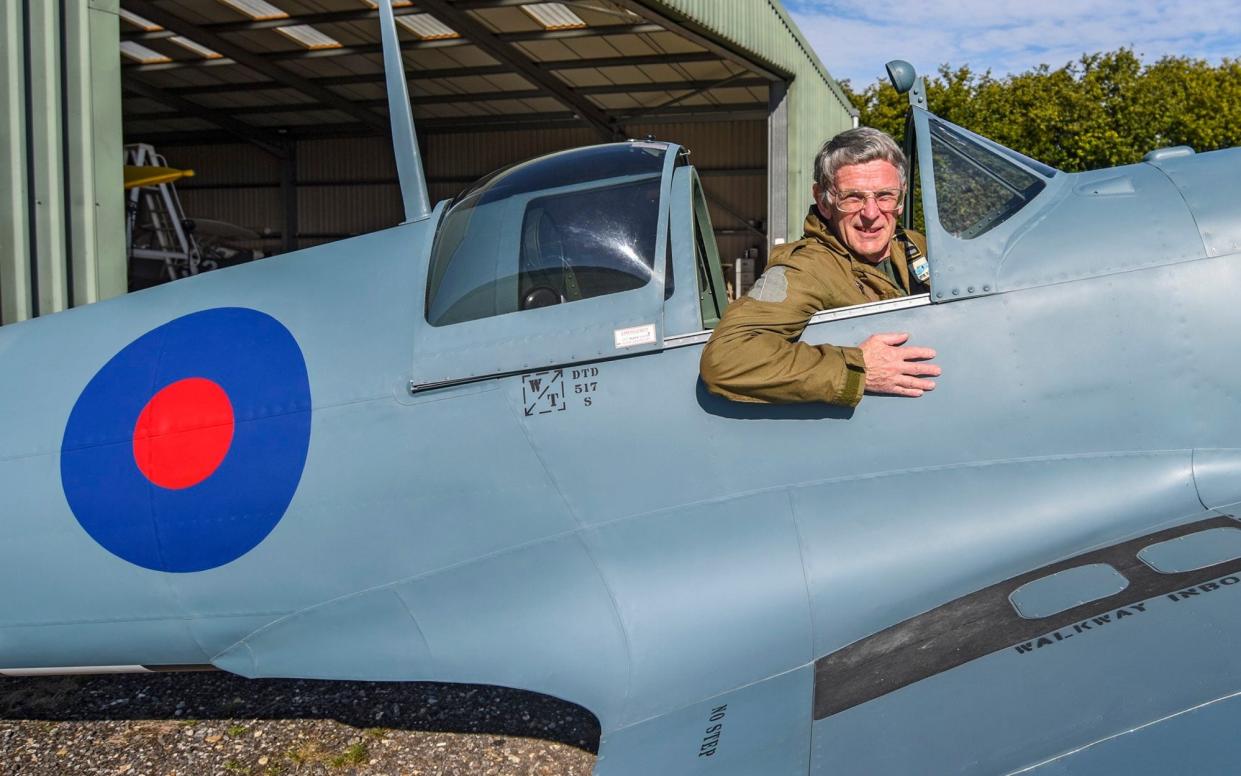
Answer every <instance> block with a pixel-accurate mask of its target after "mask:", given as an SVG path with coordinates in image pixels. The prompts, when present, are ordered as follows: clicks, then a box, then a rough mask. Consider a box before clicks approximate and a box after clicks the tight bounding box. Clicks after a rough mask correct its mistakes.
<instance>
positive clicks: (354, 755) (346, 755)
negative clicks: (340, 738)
mask: <svg viewBox="0 0 1241 776" xmlns="http://www.w3.org/2000/svg"><path fill="white" fill-rule="evenodd" d="M369 754H370V753H369V752H368V751H367V747H366V743H365V742H363V741H359V742H358V743H356V744H353V745H352V746H350V747H348V748H347V749H345V751H343V752H341V753H340V754H338V755H336V756H335V757H333V758H332V759H330V760H328V764H329V765H331V766H332V767H333V768H343V767H345V766H346V765H361V764H362V763H364V762H366V760H367V757H368V756H369Z"/></svg>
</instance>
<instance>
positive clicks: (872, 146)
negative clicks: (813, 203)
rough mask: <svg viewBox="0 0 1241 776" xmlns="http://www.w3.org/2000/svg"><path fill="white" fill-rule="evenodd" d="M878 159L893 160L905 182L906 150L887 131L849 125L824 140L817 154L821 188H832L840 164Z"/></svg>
mask: <svg viewBox="0 0 1241 776" xmlns="http://www.w3.org/2000/svg"><path fill="white" fill-rule="evenodd" d="M876 159H880V160H883V161H885V162H890V163H891V164H892V166H894V167H895V168H896V169H897V171H898V172H900V174H901V186H902V187H903V186H904V185H905V174H906V173H905V168H906V166H907V165H908V162H907V161H906V160H905V152H904V151H902V150H901V147H900V146H898V145H897V144H896V141H895V140H893V139H892V138H891V137H890V136H889V135H888V133H887V132H881V131H880V130H878V129H872V128H871V127H857V128H855V129H846V130H845V131H844V132H841V133H840V134H839V135H836V136H835V137H833V138H832V139H831V140H828V141H827V142H826V143H824V144H823V147H822V148H820V149H819V153H818V155H816V156H815V157H814V182H815V183H817V184H819V188H821V189H824V190H827V189H830V188H832V183H833V182H834V181H835V180H836V172H837V171H838V170H840V168H841V167H847V166H849V165H851V164H865V163H866V162H873V161H875V160H876Z"/></svg>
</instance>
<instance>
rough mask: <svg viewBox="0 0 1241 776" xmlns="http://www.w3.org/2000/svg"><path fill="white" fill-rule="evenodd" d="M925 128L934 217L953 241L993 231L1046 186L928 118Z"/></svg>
mask: <svg viewBox="0 0 1241 776" xmlns="http://www.w3.org/2000/svg"><path fill="white" fill-rule="evenodd" d="M930 128H931V161H932V166H933V168H934V171H935V199H936V203H937V214H938V215H939V222H940V226H942V227H943V228H944V231H946V232H948V233H949V234H951V235H952V236H954V237H960V238H961V239H964V240H969V239H971V238H974V237H977V236H979V235H980V234H983V233H984V232H987V231H988V230H990V229H993V228H995V227H996V226H998V225H999V224H1001V223H1003V222H1004V221H1005V220H1006V219H1008V218H1010V217H1011V216H1012V215H1013V214H1014V213H1016V212H1017V211H1018V210H1020V209H1021V208H1023V207H1025V205H1026V203H1028V202H1029V201H1030V200H1032V199H1034V197H1035V196H1037V195H1038V193H1039V192H1040V191H1042V190H1043V187H1044V186H1046V183H1045V181H1044V179H1043V178H1042V177H1040V176H1038V175H1035V174H1034V173H1032V172H1030V171H1028V170H1026V169H1025V168H1024V167H1021V166H1019V165H1018V164H1015V163H1014V162H1013V161H1012V160H1011V159H1009V158H1006V157H1005V156H1003V155H1001V154H999V153H996V152H994V151H992V150H991V149H989V148H987V147H985V146H983V145H982V144H981V143H978V142H975V141H974V140H972V139H971V138H969V137H967V136H966V135H965V134H964V133H962V132H958V131H956V130H955V129H953V128H952V127H951V126H950V125H948V124H946V123H944V122H942V121H940V120H938V119H935V118H931V120H930ZM1045 169H1047V170H1051V168H1045ZM1051 172H1052V173H1053V174H1054V170H1051Z"/></svg>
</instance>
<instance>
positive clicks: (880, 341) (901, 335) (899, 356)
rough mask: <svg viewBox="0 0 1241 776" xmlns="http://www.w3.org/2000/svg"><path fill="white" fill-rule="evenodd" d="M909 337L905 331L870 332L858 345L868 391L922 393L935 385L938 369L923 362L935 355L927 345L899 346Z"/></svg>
mask: <svg viewBox="0 0 1241 776" xmlns="http://www.w3.org/2000/svg"><path fill="white" fill-rule="evenodd" d="M908 339H909V334H908V332H893V333H887V334H872V335H871V336H869V337H867V338H866V341H865V342H863V343H862V344H861V345H858V347H859V348H860V349H861V351H862V359H863V360H864V361H865V362H866V390H867V392H868V393H889V394H893V395H895V396H921V395H922V394H923V393H925V392H926V391H931V390H934V389H935V381H934V380H925V379H923V378H924V377H938V376H939V375H940V373H941V371H942V370H941V369H940V368H939V367H937V366H935V365H934V364H928V363H925V362H926V360H927V359H930V358H935V351H934V350H932V349H930V348H915V347H904V348H903V347H900V346H901V345H902V344H904V342H905V341H906V340H908Z"/></svg>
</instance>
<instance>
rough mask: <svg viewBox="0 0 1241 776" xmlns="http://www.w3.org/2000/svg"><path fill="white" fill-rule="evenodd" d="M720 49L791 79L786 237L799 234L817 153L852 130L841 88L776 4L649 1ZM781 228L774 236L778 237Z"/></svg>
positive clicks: (762, 0)
mask: <svg viewBox="0 0 1241 776" xmlns="http://www.w3.org/2000/svg"><path fill="white" fill-rule="evenodd" d="M646 2H647V4H648V5H649V6H651V7H656V6H661V7H662V8H663V9H665V10H666V11H667V12H668V13H669V14H670V15H672V16H674V17H677V18H679V19H681V20H684V21H687V22H689V23H690V24H689V25H687V26H690V27H691V28H695V29H696V31H698V32H700V33H702V34H704V35H707V36H709V37H711V38H713V39H714V40H716V41H717V42H718V43H720V44H721V45H724V46H725V47H727V48H730V49H732V50H734V51H736V52H737V53H739V54H744V55H745V56H746V58H747V59H752V60H755V61H757V62H759V63H765V64H767V65H768V66H769V69H772V70H775V71H778V72H781V73H785V74H787V75H788V76H790V80H791V82H790V83H789V86H788V96H787V98H786V99H787V100H788V101H789V105H788V141H787V142H788V232H787V233H788V235H789V238H790V239H794V240H795V239H797V238H799V237H800V236H801V223H802V219H803V218H804V217H805V215H806V209H807V208H808V207H809V205H810V198H811V194H810V186H811V184H812V183H813V177H812V167H813V165H814V155H815V154H816V153H817V152H818V150H819V147H820V146H821V145H822V144H823V141H824V140H826V139H827V138H829V137H831V136H832V135H834V134H836V133H837V132H840V131H842V130H845V129H848V128H849V127H852V126H853V112H852V107H851V106H850V105H849V101H848V99H847V98H846V97H845V95H844V92H842V91H841V90H840V86H839V85H838V84H837V83H836V81H835V80H834V79H833V78H832V77H831V75H829V74H828V72H827V68H826V67H824V66H823V63H822V62H821V61H819V58H818V56H817V55H816V54H815V53H814V49H812V48H811V47H810V44H809V43H807V42H806V39H805V38H804V37H803V36H802V34H801V31H800V30H799V29H798V28H797V25H796V24H795V23H794V22H793V20H792V19H790V18H789V15H788V13H787V12H786V11H785V10H784V7H783V5H782V4H781V3H779V2H778V1H777V0H646ZM779 231H780V230H779V229H778V226H777V228H776V233H779Z"/></svg>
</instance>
